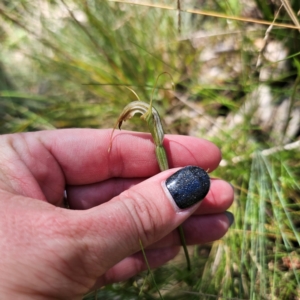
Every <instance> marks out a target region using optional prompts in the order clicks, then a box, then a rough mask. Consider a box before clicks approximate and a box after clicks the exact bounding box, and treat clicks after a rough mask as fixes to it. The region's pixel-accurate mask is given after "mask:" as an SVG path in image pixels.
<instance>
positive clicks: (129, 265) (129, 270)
mask: <svg viewBox="0 0 300 300" xmlns="http://www.w3.org/2000/svg"><path fill="white" fill-rule="evenodd" d="M179 250H180V247H168V248H161V249H147V250H145V254H146V257H147V261H148V263H149V266H150V268H151V269H153V268H158V267H159V266H161V265H163V264H165V263H166V262H168V261H169V260H171V259H173V258H174V257H175V256H176V255H177V254H178V252H179ZM144 270H147V265H146V262H145V259H144V256H143V254H142V252H141V251H139V252H138V253H135V254H133V255H132V256H129V257H127V258H125V259H123V260H122V261H120V262H119V263H118V264H116V265H115V266H113V267H112V268H111V269H109V270H108V271H107V272H106V273H105V275H103V276H101V278H100V279H99V280H98V281H97V283H96V284H95V286H94V287H93V288H92V290H95V289H97V288H99V287H101V286H104V285H107V284H111V283H114V282H119V281H124V280H127V279H129V278H131V277H133V276H134V275H136V274H138V273H140V272H142V271H144Z"/></svg>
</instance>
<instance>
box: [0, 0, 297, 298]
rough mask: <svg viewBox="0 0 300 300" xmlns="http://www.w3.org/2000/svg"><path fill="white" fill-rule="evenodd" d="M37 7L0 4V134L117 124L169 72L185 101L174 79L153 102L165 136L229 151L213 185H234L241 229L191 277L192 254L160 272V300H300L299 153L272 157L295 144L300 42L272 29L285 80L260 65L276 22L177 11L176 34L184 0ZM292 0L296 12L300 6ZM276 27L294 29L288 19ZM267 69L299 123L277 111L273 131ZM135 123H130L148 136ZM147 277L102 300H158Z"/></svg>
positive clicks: (200, 258)
mask: <svg viewBox="0 0 300 300" xmlns="http://www.w3.org/2000/svg"><path fill="white" fill-rule="evenodd" d="M5 3H6V4H5ZM39 3H40V2H39ZM41 3H42V6H40V4H39V5H38V4H36V3H34V2H29V1H10V2H9V3H8V2H3V3H2V4H0V18H1V19H2V21H3V22H1V25H0V32H1V33H2V34H1V43H2V48H3V49H2V51H1V53H0V62H1V65H0V78H1V86H0V88H1V94H0V96H1V100H0V133H8V132H20V131H32V130H40V129H50V128H66V127H93V128H108V127H112V126H113V125H114V123H115V121H116V118H117V116H118V115H119V113H120V112H121V111H122V109H123V107H124V106H125V105H126V104H127V103H129V102H130V101H132V100H133V99H134V95H133V94H132V93H131V92H130V91H128V90H127V89H126V88H125V87H124V86H125V85H126V86H129V87H130V88H132V89H134V91H135V92H136V93H137V94H138V95H139V97H140V98H141V100H144V101H148V100H149V99H150V96H151V89H152V87H153V85H154V83H155V80H156V77H157V76H158V75H159V74H160V73H161V72H169V73H170V74H171V75H172V77H173V78H174V82H175V85H176V95H177V98H174V95H173V93H172V91H171V83H170V82H169V79H168V78H167V77H164V78H162V79H160V81H159V87H160V89H158V91H157V92H156V93H155V97H154V98H155V106H156V107H157V108H158V110H159V112H160V114H161V116H162V118H163V119H164V123H165V124H164V125H165V129H166V132H167V133H181V134H193V135H195V136H199V137H204V138H207V139H210V140H212V141H213V142H215V143H216V144H217V145H218V146H219V147H220V148H221V150H222V153H223V162H222V166H221V167H220V168H218V170H216V171H215V172H214V173H213V174H212V176H216V177H221V178H224V179H225V180H228V181H230V182H232V184H233V185H234V187H235V202H234V204H233V206H232V208H231V211H232V212H233V213H234V215H235V223H234V225H233V226H232V228H231V229H230V230H229V232H228V234H227V235H226V236H225V237H224V238H223V239H222V240H220V241H217V242H215V243H213V244H210V245H200V246H196V247H193V249H192V250H193V256H192V264H193V265H194V268H193V270H192V272H190V273H187V272H186V271H185V260H184V258H183V259H180V260H176V261H174V262H171V263H170V264H168V265H166V266H164V267H162V268H159V269H157V270H155V271H154V272H153V274H154V277H155V282H156V284H157V286H158V288H159V289H160V291H161V293H162V295H163V297H164V299H186V298H187V297H188V298H189V299H216V298H218V299H232V298H234V299H298V298H299V294H300V291H299V288H298V286H299V281H300V278H299V276H300V271H299V270H300V267H299V265H300V264H299V254H300V253H299V246H300V245H299V243H300V237H299V226H300V223H299V221H298V220H299V214H300V205H299V195H300V193H299V179H300V168H299V167H300V163H299V161H300V160H299V158H300V153H299V150H298V149H299V147H298V148H296V149H293V150H282V151H276V152H274V153H273V154H271V155H265V153H266V152H264V151H263V150H265V149H271V148H273V147H275V146H281V145H283V144H284V145H285V144H289V143H292V142H295V141H296V140H297V139H298V137H297V134H294V135H293V136H288V132H289V131H288V130H289V128H290V124H291V122H292V121H291V120H292V119H291V118H290V117H291V116H292V115H293V113H294V112H297V109H298V107H299V93H300V92H299V91H300V87H299V79H298V78H299V76H300V68H299V56H300V46H299V45H300V41H299V39H300V35H299V32H298V31H297V30H294V29H291V28H285V27H280V28H279V27H273V28H272V30H271V31H270V33H269V39H268V40H267V43H268V44H270V43H271V42H272V41H278V42H280V43H281V45H283V47H284V48H283V49H287V51H288V52H287V53H288V54H287V57H286V58H284V59H283V62H286V63H287V67H286V68H284V69H281V70H280V71H279V72H278V67H279V64H280V62H279V61H280V60H281V59H278V60H277V61H276V60H275V61H270V60H268V59H266V57H264V55H263V56H262V61H261V63H260V64H259V65H257V61H258V58H259V55H260V52H259V50H260V48H259V46H258V45H261V44H259V43H261V41H262V40H263V38H264V37H265V35H266V31H267V28H268V26H262V25H258V24H257V25H255V24H252V25H250V24H249V23H245V22H242V21H241V20H231V21H228V20H226V19H223V18H215V17H211V16H209V13H208V15H201V14H191V13H186V12H181V21H182V22H181V28H180V29H181V35H180V36H179V35H178V18H177V11H176V9H174V10H165V9H163V8H162V6H164V5H173V6H174V8H176V5H175V4H174V1H152V2H151V1H149V4H155V5H156V6H158V7H156V8H151V7H149V6H147V5H146V6H138V5H130V4H124V3H116V2H107V1H101V3H100V1H86V2H83V1H79V0H78V1H77V0H70V1H66V3H65V2H63V1H59V0H57V1H46V0H45V1H41ZM140 3H145V2H142V1H140ZM290 3H291V5H292V7H293V9H294V12H295V13H297V12H298V10H299V9H300V7H299V3H298V1H297V0H295V1H290ZM262 4H263V1H256V5H258V8H259V9H260V14H261V16H262V20H263V21H268V22H272V21H273V19H274V14H275V11H276V9H278V7H272V6H263V5H262ZM160 6H161V7H160ZM181 7H182V9H183V10H186V9H198V10H200V9H201V10H205V11H208V12H209V11H210V12H218V13H221V14H224V15H228V16H238V17H241V16H244V15H245V13H246V12H248V13H249V11H246V12H245V6H244V4H243V2H242V1H237V0H231V1H221V2H220V1H213V0H211V1H204V3H203V5H202V6H199V4H197V1H195V3H187V2H185V1H181ZM68 9H69V10H70V11H71V13H70V12H69V11H68ZM246 16H247V15H246ZM258 16H259V14H258V15H256V17H258ZM276 22H277V23H281V24H283V26H284V24H293V23H292V21H291V20H290V18H289V15H288V14H287V13H285V11H284V9H281V12H280V14H279V16H278V18H277V19H276ZM196 32H198V34H199V35H200V36H201V38H199V37H198V38H197V36H196V34H195V33H196ZM204 34H205V36H204ZM216 49H217V50H218V52H216V51H217V50H216ZM281 52H283V50H282V51H281ZM211 53H213V54H214V55H212V56H210V57H209V54H211ZM266 70H269V72H270V74H272V76H270V77H268V78H267V79H266V80H264V82H263V84H264V86H267V87H269V88H270V91H271V94H272V101H273V103H274V106H275V107H279V104H280V103H282V102H283V99H285V98H288V97H291V98H292V99H293V100H292V101H291V102H290V109H289V110H288V111H289V113H288V115H287V116H290V117H286V118H285V119H284V118H283V119H284V120H281V119H280V117H281V115H280V114H279V115H275V114H273V115H274V117H276V119H275V120H274V121H275V122H273V123H272V122H271V125H270V124H269V125H268V124H265V122H264V121H265V120H264V116H265V113H266V112H268V109H269V107H267V108H265V110H264V109H262V107H261V106H260V105H261V102H262V100H264V97H256V96H253V95H255V93H257V89H258V87H260V86H261V84H262V80H261V78H262V77H261V76H262V74H263V72H265V71H266ZM250 99H252V100H251V101H250ZM256 100H257V102H256ZM249 103H251V105H252V106H251V107H250V106H249ZM276 105H277V106H276ZM237 118H238V119H239V121H238V122H237V121H236V120H237ZM273 119H274V118H273ZM134 120H135V121H134V122H133V123H132V124H131V125H130V124H129V123H128V124H126V127H127V128H131V129H135V130H146V127H145V125H144V124H143V123H142V122H139V121H138V120H137V119H134ZM281 122H282V123H283V124H284V125H283V127H280V128H281V130H278V129H276V126H279V125H278V124H279V123H280V124H281ZM130 123H131V122H130ZM282 132H283V133H284V134H282ZM237 158H238V159H237ZM146 276H147V273H146V272H145V273H142V274H140V275H138V276H136V277H134V278H132V279H131V280H128V281H127V282H122V283H118V284H113V285H110V286H106V287H104V288H102V289H101V290H99V291H98V299H137V298H139V299H159V295H158V293H157V291H156V288H155V286H154V285H153V282H152V281H151V280H145V278H147V277H146ZM141 289H142V294H141V295H140V296H139V294H140V292H141ZM95 297H96V296H95V295H89V296H87V297H86V299H95Z"/></svg>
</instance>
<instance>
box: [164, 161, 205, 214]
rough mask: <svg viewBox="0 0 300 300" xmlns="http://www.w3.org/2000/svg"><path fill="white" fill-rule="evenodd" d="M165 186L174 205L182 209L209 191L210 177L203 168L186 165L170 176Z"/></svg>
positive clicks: (201, 198) (200, 198) (199, 199)
mask: <svg viewBox="0 0 300 300" xmlns="http://www.w3.org/2000/svg"><path fill="white" fill-rule="evenodd" d="M166 187H167V189H168V191H169V192H170V194H171V196H172V197H173V199H174V201H175V203H176V205H177V206H178V207H179V208H180V209H184V208H188V207H190V206H192V205H194V204H196V203H198V202H199V201H201V200H203V199H204V197H205V196H206V195H207V193H208V191H209V187H210V179H209V176H208V174H207V173H206V172H205V171H204V170H203V169H201V168H199V167H194V166H188V167H185V168H182V169H180V170H179V171H177V172H176V173H174V174H173V175H172V176H170V177H169V178H168V179H167V180H166Z"/></svg>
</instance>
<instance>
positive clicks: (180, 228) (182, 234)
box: [177, 225, 192, 271]
mask: <svg viewBox="0 0 300 300" xmlns="http://www.w3.org/2000/svg"><path fill="white" fill-rule="evenodd" d="M177 229H178V232H179V237H180V241H181V245H182V248H183V251H184V255H185V259H186V265H187V270H188V271H191V269H192V267H191V260H190V255H189V252H188V250H187V246H186V241H185V236H184V231H183V228H182V226H181V225H179V226H178V228H177Z"/></svg>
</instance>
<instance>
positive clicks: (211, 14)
mask: <svg viewBox="0 0 300 300" xmlns="http://www.w3.org/2000/svg"><path fill="white" fill-rule="evenodd" d="M109 1H110V2H118V3H125V4H132V5H139V6H147V7H152V8H160V9H166V10H177V7H172V6H167V5H161V4H159V5H157V4H151V3H137V2H132V1H121V0H109ZM181 12H186V13H191V14H196V15H203V16H209V17H215V18H220V19H228V20H235V21H241V22H247V23H255V24H261V25H269V26H270V25H272V22H269V21H265V20H258V19H253V18H244V17H236V16H229V15H226V14H221V13H217V12H211V11H204V10H197V9H181ZM273 26H274V27H281V28H291V29H297V30H300V27H299V26H296V25H291V24H286V23H274V24H273Z"/></svg>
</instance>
